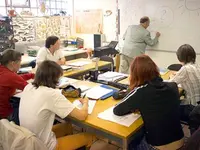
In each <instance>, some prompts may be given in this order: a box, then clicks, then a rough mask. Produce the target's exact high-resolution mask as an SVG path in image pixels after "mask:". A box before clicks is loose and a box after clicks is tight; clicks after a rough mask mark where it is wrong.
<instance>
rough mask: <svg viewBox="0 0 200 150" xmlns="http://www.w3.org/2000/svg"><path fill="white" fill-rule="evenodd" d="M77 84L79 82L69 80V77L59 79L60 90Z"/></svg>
mask: <svg viewBox="0 0 200 150" xmlns="http://www.w3.org/2000/svg"><path fill="white" fill-rule="evenodd" d="M75 82H77V80H75V79H71V78H67V77H61V78H60V79H59V83H58V88H62V87H65V86H67V85H69V84H74V83H75Z"/></svg>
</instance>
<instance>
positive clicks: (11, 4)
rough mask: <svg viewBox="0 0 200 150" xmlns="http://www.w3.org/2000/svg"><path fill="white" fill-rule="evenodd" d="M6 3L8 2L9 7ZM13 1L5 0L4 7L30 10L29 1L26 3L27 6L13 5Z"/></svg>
mask: <svg viewBox="0 0 200 150" xmlns="http://www.w3.org/2000/svg"><path fill="white" fill-rule="evenodd" d="M8 1H10V5H9V4H8ZM13 1H14V0H5V4H6V7H14V8H31V1H30V0H26V1H28V5H13Z"/></svg>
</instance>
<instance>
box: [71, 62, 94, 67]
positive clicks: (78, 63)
mask: <svg viewBox="0 0 200 150" xmlns="http://www.w3.org/2000/svg"><path fill="white" fill-rule="evenodd" d="M91 63H92V62H91V61H77V62H73V63H70V64H68V65H69V66H75V67H82V66H85V65H88V64H91Z"/></svg>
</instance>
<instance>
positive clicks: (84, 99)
mask: <svg viewBox="0 0 200 150" xmlns="http://www.w3.org/2000/svg"><path fill="white" fill-rule="evenodd" d="M79 101H80V102H81V103H82V104H88V99H87V98H81V99H80V100H79Z"/></svg>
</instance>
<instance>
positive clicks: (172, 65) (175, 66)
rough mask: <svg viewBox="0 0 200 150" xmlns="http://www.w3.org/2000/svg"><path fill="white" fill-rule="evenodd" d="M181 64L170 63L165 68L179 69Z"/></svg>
mask: <svg viewBox="0 0 200 150" xmlns="http://www.w3.org/2000/svg"><path fill="white" fill-rule="evenodd" d="M181 67H182V65H181V64H171V65H169V66H168V67H167V69H169V70H171V71H179V70H180V69H181Z"/></svg>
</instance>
